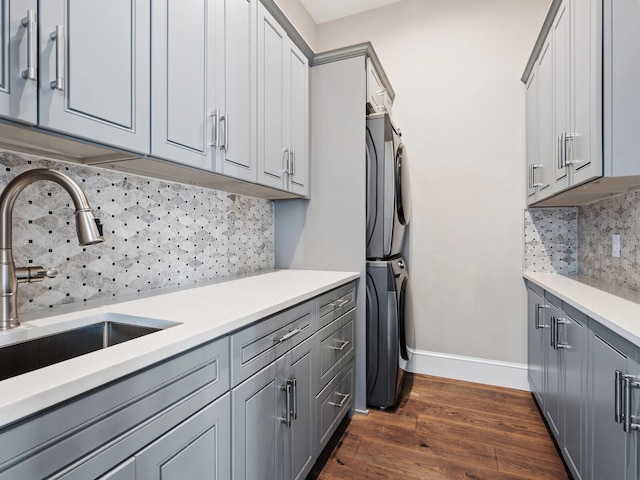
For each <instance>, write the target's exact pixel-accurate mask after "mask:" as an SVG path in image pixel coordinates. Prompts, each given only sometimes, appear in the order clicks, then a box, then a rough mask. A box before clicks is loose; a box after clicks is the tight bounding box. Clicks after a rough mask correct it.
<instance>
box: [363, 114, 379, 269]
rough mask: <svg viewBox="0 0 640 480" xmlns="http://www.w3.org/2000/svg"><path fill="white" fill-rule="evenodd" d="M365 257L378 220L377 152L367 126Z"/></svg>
mask: <svg viewBox="0 0 640 480" xmlns="http://www.w3.org/2000/svg"><path fill="white" fill-rule="evenodd" d="M366 153H367V166H366V168H367V185H366V187H367V231H366V238H367V257H370V256H371V255H370V253H369V252H370V250H371V243H372V239H373V235H374V232H375V230H376V222H377V221H378V153H377V152H376V145H375V142H374V140H373V135H372V133H371V129H370V128H369V127H368V126H367V149H366Z"/></svg>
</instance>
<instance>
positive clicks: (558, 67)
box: [551, 0, 571, 192]
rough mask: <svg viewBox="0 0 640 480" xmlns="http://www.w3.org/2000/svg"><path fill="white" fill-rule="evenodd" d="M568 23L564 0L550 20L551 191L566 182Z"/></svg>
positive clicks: (567, 178)
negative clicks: (554, 152) (553, 155)
mask: <svg viewBox="0 0 640 480" xmlns="http://www.w3.org/2000/svg"><path fill="white" fill-rule="evenodd" d="M570 27H571V25H570V18H569V0H565V1H564V2H563V3H562V5H561V6H560V9H559V10H558V13H557V14H556V18H555V20H554V22H553V27H552V29H551V31H552V39H553V40H552V48H553V107H554V114H553V120H554V122H553V123H554V130H553V131H554V141H555V145H556V149H557V150H558V155H557V157H558V158H557V161H556V162H554V163H555V166H554V171H555V176H554V182H555V183H554V188H553V190H554V192H559V191H561V190H564V189H566V188H567V187H568V186H569V176H568V170H569V169H568V168H567V166H566V165H565V161H564V158H565V153H564V152H565V149H566V148H567V146H568V144H569V142H567V141H566V134H567V133H569V130H570V125H571V123H570V121H571V117H570V104H571V103H570V102H571V58H570V53H571V48H570V46H571V43H570V40H571V38H570V33H571V28H570Z"/></svg>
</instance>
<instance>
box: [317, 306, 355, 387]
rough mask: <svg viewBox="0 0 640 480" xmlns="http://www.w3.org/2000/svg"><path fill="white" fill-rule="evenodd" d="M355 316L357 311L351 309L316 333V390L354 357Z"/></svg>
mask: <svg viewBox="0 0 640 480" xmlns="http://www.w3.org/2000/svg"><path fill="white" fill-rule="evenodd" d="M355 318H356V311H355V310H351V311H349V312H348V313H346V314H344V315H343V316H342V317H340V318H338V319H337V320H336V321H334V322H332V323H330V324H329V325H327V326H326V327H324V328H323V329H322V330H320V331H319V332H318V333H317V334H316V348H317V351H318V358H319V361H318V362H317V370H316V379H317V381H318V383H317V384H316V387H317V388H316V392H317V391H319V390H321V389H322V388H323V387H324V386H325V385H326V384H327V382H328V381H329V380H331V379H332V378H333V377H334V376H335V374H336V373H338V371H339V370H340V369H341V368H342V367H343V366H344V364H345V363H346V362H347V361H348V360H349V359H351V358H352V357H353V355H354V353H355V345H354V338H355Z"/></svg>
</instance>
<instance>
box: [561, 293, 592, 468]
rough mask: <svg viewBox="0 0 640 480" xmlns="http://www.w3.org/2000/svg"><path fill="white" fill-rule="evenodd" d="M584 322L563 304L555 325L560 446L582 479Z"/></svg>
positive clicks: (585, 349) (576, 312) (585, 336)
mask: <svg viewBox="0 0 640 480" xmlns="http://www.w3.org/2000/svg"><path fill="white" fill-rule="evenodd" d="M587 325H588V319H587V317H586V315H584V314H583V313H581V312H578V311H577V310H576V309H574V308H573V307H571V306H570V305H566V304H565V305H564V317H563V323H560V324H559V325H558V326H559V327H561V328H559V332H560V334H559V339H558V342H559V347H561V355H562V364H563V383H564V401H563V405H562V414H563V419H562V430H563V433H562V438H563V443H562V444H561V449H562V451H563V453H564V457H565V459H566V461H567V465H568V466H569V469H570V470H571V473H572V475H573V478H574V480H580V479H582V478H584V465H585V460H586V459H585V452H586V426H587V425H586V417H587V416H586V412H587V407H586V399H587V339H588V331H587Z"/></svg>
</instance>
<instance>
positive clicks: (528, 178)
mask: <svg viewBox="0 0 640 480" xmlns="http://www.w3.org/2000/svg"><path fill="white" fill-rule="evenodd" d="M532 166H533V165H531V164H529V165H528V167H527V168H528V169H529V171H528V172H527V180H528V182H527V187H529V189H532V188H533V186H532V183H533V182H532V181H531V172H532V170H533V169H532V168H531V167H532Z"/></svg>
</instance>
